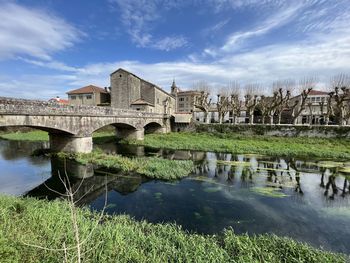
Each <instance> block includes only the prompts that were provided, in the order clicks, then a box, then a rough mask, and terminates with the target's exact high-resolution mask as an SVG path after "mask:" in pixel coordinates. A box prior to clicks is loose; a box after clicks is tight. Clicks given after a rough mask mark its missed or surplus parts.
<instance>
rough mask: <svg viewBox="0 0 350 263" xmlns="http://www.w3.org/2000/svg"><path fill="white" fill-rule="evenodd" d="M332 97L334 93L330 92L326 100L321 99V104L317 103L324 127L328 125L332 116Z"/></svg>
mask: <svg viewBox="0 0 350 263" xmlns="http://www.w3.org/2000/svg"><path fill="white" fill-rule="evenodd" d="M333 95H334V93H332V92H330V93H329V94H328V97H327V98H324V97H323V98H322V100H321V102H319V105H320V111H321V116H322V117H323V121H324V124H325V125H328V123H329V119H330V117H331V116H333V115H334V109H333V105H332V99H333Z"/></svg>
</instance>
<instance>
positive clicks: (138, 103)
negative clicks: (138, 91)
mask: <svg viewBox="0 0 350 263" xmlns="http://www.w3.org/2000/svg"><path fill="white" fill-rule="evenodd" d="M131 105H149V106H153V107H154V105H153V104H151V103H149V102H147V101H145V100H143V99H137V100H135V101H134V102H132V103H131Z"/></svg>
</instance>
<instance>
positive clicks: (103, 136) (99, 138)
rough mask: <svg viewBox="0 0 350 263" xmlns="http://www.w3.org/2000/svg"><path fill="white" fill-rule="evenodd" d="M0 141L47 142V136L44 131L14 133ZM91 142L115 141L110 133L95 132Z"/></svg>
mask: <svg viewBox="0 0 350 263" xmlns="http://www.w3.org/2000/svg"><path fill="white" fill-rule="evenodd" d="M0 138H1V139H5V140H11V141H48V140H49V135H48V133H47V132H44V131H39V130H37V131H29V132H14V133H4V134H0ZM92 139H93V142H94V143H96V144H103V143H108V142H113V141H116V137H115V135H114V133H113V132H112V131H100V132H95V133H94V134H93V136H92Z"/></svg>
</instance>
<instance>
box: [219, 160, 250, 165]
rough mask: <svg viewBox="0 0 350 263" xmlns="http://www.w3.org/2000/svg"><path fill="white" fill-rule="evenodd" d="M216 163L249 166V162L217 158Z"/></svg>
mask: <svg viewBox="0 0 350 263" xmlns="http://www.w3.org/2000/svg"><path fill="white" fill-rule="evenodd" d="M216 162H217V164H225V165H231V166H246V167H249V166H251V163H250V162H240V161H223V160H217V161H216Z"/></svg>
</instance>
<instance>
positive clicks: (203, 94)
mask: <svg viewBox="0 0 350 263" xmlns="http://www.w3.org/2000/svg"><path fill="white" fill-rule="evenodd" d="M194 88H195V89H196V90H198V91H200V95H199V96H196V97H195V99H194V106H195V107H196V108H198V109H200V110H201V111H203V113H204V119H205V123H209V118H208V113H209V109H210V105H211V101H212V99H211V98H209V91H210V87H209V85H208V84H207V83H206V82H204V81H201V82H197V83H196V84H195V85H194Z"/></svg>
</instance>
